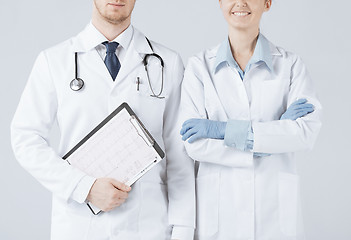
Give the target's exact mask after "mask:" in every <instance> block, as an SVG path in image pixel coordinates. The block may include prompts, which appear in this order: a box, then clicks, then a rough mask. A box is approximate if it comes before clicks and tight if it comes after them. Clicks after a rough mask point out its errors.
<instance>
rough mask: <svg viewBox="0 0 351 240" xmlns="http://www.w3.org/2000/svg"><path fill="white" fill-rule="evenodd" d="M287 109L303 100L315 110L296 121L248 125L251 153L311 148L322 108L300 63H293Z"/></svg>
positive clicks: (319, 125)
mask: <svg viewBox="0 0 351 240" xmlns="http://www.w3.org/2000/svg"><path fill="white" fill-rule="evenodd" d="M288 94H289V95H288V101H287V106H286V107H288V106H290V105H291V104H292V103H293V102H294V101H296V100H297V99H300V98H306V99H307V100H308V102H309V103H312V104H313V105H314V107H315V110H314V112H312V113H310V114H307V115H306V116H304V117H301V118H298V119H297V120H295V121H294V120H276V121H268V122H252V128H253V132H254V148H253V151H254V152H262V153H287V152H296V151H301V150H308V149H311V148H312V147H313V145H314V143H315V141H316V138H317V135H318V133H319V130H320V128H321V125H322V124H321V120H320V118H321V111H322V106H321V104H320V102H319V101H318V99H317V96H316V92H315V89H314V86H313V83H312V80H311V78H310V76H309V74H308V72H307V69H306V67H305V65H304V64H303V62H302V60H301V59H300V58H298V57H296V58H295V59H294V60H293V63H292V67H291V74H290V90H289V93H288Z"/></svg>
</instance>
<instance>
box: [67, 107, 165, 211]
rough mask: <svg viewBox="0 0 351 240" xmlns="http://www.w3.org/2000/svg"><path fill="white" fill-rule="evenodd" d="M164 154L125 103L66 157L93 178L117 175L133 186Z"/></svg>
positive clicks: (118, 178) (114, 176) (121, 180)
mask: <svg viewBox="0 0 351 240" xmlns="http://www.w3.org/2000/svg"><path fill="white" fill-rule="evenodd" d="M163 157H164V152H163V151H162V149H161V148H160V147H159V145H158V144H157V142H156V141H155V140H154V139H153V137H152V136H151V134H150V133H149V132H148V131H147V130H146V128H145V127H144V125H143V124H142V123H141V121H140V120H139V119H138V117H137V116H136V114H135V113H134V112H133V111H132V109H131V108H130V107H129V105H128V104H127V103H123V104H121V105H120V106H119V107H118V108H117V109H116V110H115V111H114V112H112V113H111V114H110V115H109V116H108V117H107V118H105V119H104V120H103V121H102V122H101V123H100V124H99V125H98V126H97V127H96V128H94V129H93V130H92V131H91V132H90V133H89V134H88V135H87V136H86V137H85V138H83V139H82V140H81V141H80V142H79V143H78V144H77V145H76V146H75V147H73V148H72V150H70V151H69V152H68V153H67V154H66V155H65V156H64V157H63V159H65V160H66V161H67V162H68V163H69V164H71V165H72V166H74V167H76V168H78V169H80V170H81V171H83V172H85V173H86V174H88V175H90V176H92V177H95V178H104V177H108V178H113V179H115V180H117V181H119V182H121V183H124V184H126V185H128V186H131V185H132V184H133V183H134V182H135V181H136V180H138V179H139V178H140V177H141V176H143V175H144V174H145V173H146V172H148V171H149V170H150V169H151V168H152V167H153V166H154V165H155V164H157V163H158V162H159V161H161V160H162V159H163ZM88 206H89V208H91V210H92V212H93V213H94V214H97V212H96V211H95V210H94V209H92V207H91V206H90V205H88Z"/></svg>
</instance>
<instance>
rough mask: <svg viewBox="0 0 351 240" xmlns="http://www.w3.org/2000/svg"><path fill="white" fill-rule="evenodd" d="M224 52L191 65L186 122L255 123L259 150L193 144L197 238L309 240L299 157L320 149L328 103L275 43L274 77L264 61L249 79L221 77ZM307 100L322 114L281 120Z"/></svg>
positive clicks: (226, 72) (228, 73)
mask: <svg viewBox="0 0 351 240" xmlns="http://www.w3.org/2000/svg"><path fill="white" fill-rule="evenodd" d="M218 48H219V46H217V47H215V48H213V49H209V50H206V51H203V52H201V53H200V54H198V55H196V56H194V57H192V58H191V59H190V60H189V63H188V66H187V68H186V70H185V75H184V80H183V86H182V100H181V106H182V111H181V118H182V121H185V120H187V119H189V118H207V119H211V120H217V121H227V120H228V119H236V120H249V121H251V122H252V127H253V132H254V149H253V151H254V152H262V153H270V154H271V156H269V157H253V153H252V152H244V151H239V150H237V149H235V148H233V147H228V146H225V145H224V141H223V140H215V139H201V140H198V141H196V142H194V143H192V144H189V143H188V142H185V147H186V150H187V152H188V154H189V156H190V157H191V158H193V159H194V160H196V161H197V163H198V170H197V176H196V193H197V227H196V234H195V235H196V239H201V240H205V239H206V240H207V239H220V240H222V239H223V240H224V239H225V240H234V239H235V240H244V239H251V240H253V239H256V240H297V239H298V240H301V239H304V233H303V227H302V218H301V208H300V188H299V175H298V173H297V170H296V162H295V160H294V152H296V151H301V150H307V149H310V148H311V147H312V145H313V144H314V142H315V139H316V137H317V134H318V132H319V129H320V127H321V122H320V120H319V118H320V111H321V105H320V103H319V101H318V100H317V98H316V94H315V90H314V87H313V85H312V82H311V79H310V77H309V76H308V73H307V71H306V68H305V66H304V64H303V63H302V61H301V59H300V58H299V57H297V56H296V55H295V54H292V53H290V52H287V51H285V50H283V49H282V48H278V47H276V46H274V45H273V44H271V43H270V51H271V56H272V63H273V68H274V71H273V72H270V71H269V69H268V68H267V67H266V66H265V64H264V63H263V62H259V63H257V64H255V65H253V66H252V67H251V69H250V70H249V71H248V72H247V73H246V74H245V78H244V81H242V80H241V78H240V76H239V74H238V72H237V71H236V70H235V69H234V68H231V67H229V65H227V66H225V67H222V68H220V69H219V70H218V71H217V73H214V71H213V69H214V64H215V62H216V54H217V51H218ZM299 98H307V99H308V101H309V102H310V103H312V104H313V105H314V106H315V111H314V112H313V113H311V114H308V115H306V116H305V117H302V118H299V119H297V120H296V121H292V120H282V121H280V120H279V118H280V116H281V115H282V114H283V113H284V112H285V111H286V109H287V107H288V106H289V105H290V104H291V103H293V102H294V101H295V100H297V99H299Z"/></svg>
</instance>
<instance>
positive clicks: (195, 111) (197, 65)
mask: <svg viewBox="0 0 351 240" xmlns="http://www.w3.org/2000/svg"><path fill="white" fill-rule="evenodd" d="M208 71H209V70H207V69H205V66H204V64H203V63H202V62H201V61H200V60H199V59H198V58H196V57H193V58H191V59H189V63H188V66H187V68H186V70H185V74H184V81H183V84H182V100H181V122H182V123H183V122H184V121H186V120H188V119H191V118H202V119H206V118H208V114H207V111H206V107H205V101H206V98H207V97H208V96H207V95H206V92H205V91H206V88H205V86H204V81H205V80H204V79H205V78H210V77H209V76H208V75H207V74H202V73H207V72H208ZM208 101H211V99H208ZM211 120H216V119H211ZM179 130H180V129H179ZM184 145H185V149H186V151H187V153H188V154H189V156H190V157H191V158H192V159H194V160H196V161H199V162H208V163H214V164H220V165H224V166H228V167H251V166H253V153H251V152H245V151H240V150H237V149H235V148H233V147H228V146H226V145H225V144H224V141H223V140H217V139H200V140H197V141H195V142H193V143H188V142H187V141H186V142H184Z"/></svg>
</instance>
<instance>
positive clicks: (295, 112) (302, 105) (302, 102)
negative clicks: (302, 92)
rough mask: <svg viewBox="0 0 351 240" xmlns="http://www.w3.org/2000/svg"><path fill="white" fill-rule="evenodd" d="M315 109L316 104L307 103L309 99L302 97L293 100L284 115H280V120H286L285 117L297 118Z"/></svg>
mask: <svg viewBox="0 0 351 240" xmlns="http://www.w3.org/2000/svg"><path fill="white" fill-rule="evenodd" d="M313 111H314V106H313V105H312V104H310V103H307V99H305V98H301V99H298V100H296V101H295V102H293V103H292V104H291V105H290V106H289V107H288V109H287V110H286V111H285V113H283V115H282V116H281V117H280V120H284V119H290V120H296V119H298V118H300V117H303V116H305V115H306V114H308V113H311V112H313Z"/></svg>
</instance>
